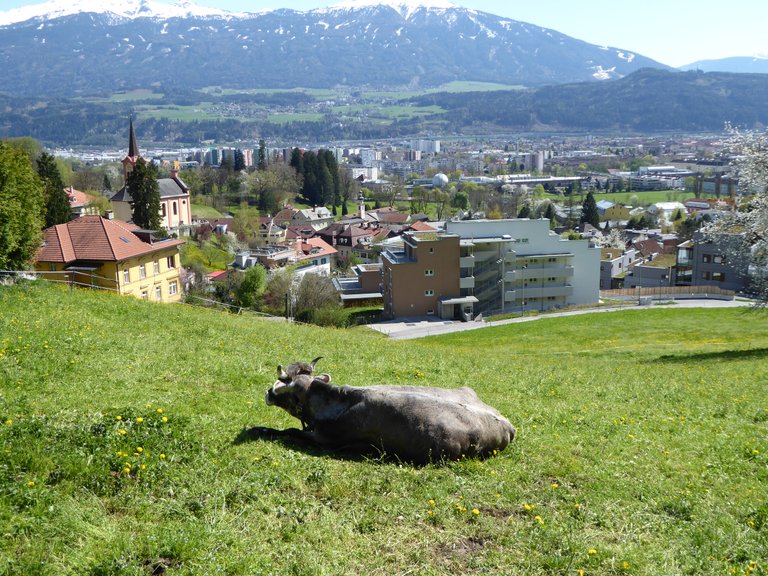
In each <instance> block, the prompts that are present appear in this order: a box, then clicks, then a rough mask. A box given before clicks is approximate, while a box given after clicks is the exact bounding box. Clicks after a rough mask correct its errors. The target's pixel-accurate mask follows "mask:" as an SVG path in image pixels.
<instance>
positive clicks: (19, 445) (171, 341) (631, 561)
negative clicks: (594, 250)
mask: <svg viewBox="0 0 768 576" xmlns="http://www.w3.org/2000/svg"><path fill="white" fill-rule="evenodd" d="M0 311H2V312H1V313H0V453H2V458H0V534H2V535H3V537H2V538H0V574H14V575H15V574H29V575H33V574H34V575H57V576H58V575H82V574H88V575H106V574H109V575H128V574H130V575H136V576H139V575H141V576H144V575H147V574H168V575H182V574H183V575H199V574H228V575H246V574H247V575H252V574H253V575H255V574H280V575H282V574H294V575H295V574H298V575H304V574H320V575H323V574H327V575H337V574H425V575H437V574H494V575H496V574H498V575H501V574H505V575H506V574H512V575H515V574H526V575H528V574H533V575H545V574H546V575H550V574H562V575H573V576H576V575H578V574H581V573H582V572H581V571H583V574H585V575H592V574H595V575H597V574H599V575H602V574H616V575H623V574H631V575H658V574H664V575H678V574H679V575H683V574H691V575H693V574H696V575H699V574H718V575H719V574H740V575H744V574H766V570H767V568H768V564H766V560H765V559H766V558H768V434H767V432H768V394H766V392H768V390H767V388H768V323H766V320H767V318H766V316H765V314H763V313H755V312H745V311H743V310H731V309H728V310H725V309H712V310H704V309H701V310H697V309H674V308H673V307H663V308H652V309H648V310H639V311H638V310H632V311H622V312H613V313H610V314H594V315H583V316H576V317H570V318H547V319H541V320H539V321H537V322H531V323H526V324H514V325H509V326H503V327H496V328H487V329H483V330H474V331H469V332H462V333H456V334H452V335H450V336H443V337H433V338H428V339H424V340H418V341H406V342H394V341H389V340H387V339H386V338H384V337H383V336H381V335H380V334H378V333H374V332H372V331H369V330H368V329H366V328H356V329H353V330H349V331H343V330H334V329H327V328H325V329H320V328H316V327H308V326H298V325H290V324H285V323H282V322H275V321H269V320H262V319H259V318H256V317H253V316H249V315H243V316H231V315H227V314H226V313H222V312H216V311H211V310H203V309H196V308H191V307H189V306H185V305H158V304H153V303H146V302H141V301H138V300H133V299H130V298H126V297H119V296H114V295H109V294H101V293H95V292H86V291H74V292H70V291H69V290H68V289H66V288H59V287H49V286H45V285H21V286H17V287H0ZM315 356H323V357H324V358H323V360H321V361H320V364H319V365H318V368H319V369H321V370H323V371H327V372H329V373H331V374H332V375H333V379H334V381H335V382H337V383H339V384H365V385H373V384H383V383H401V384H406V383H407V384H418V385H431V386H448V387H454V386H460V385H470V386H472V387H474V388H475V389H476V390H477V391H478V393H479V395H480V396H481V397H482V398H483V399H484V400H485V401H486V402H488V403H490V404H492V405H493V406H495V407H497V408H498V409H499V410H500V411H501V412H502V413H503V414H505V415H506V416H507V417H508V418H509V419H510V420H511V421H512V422H513V424H515V425H516V426H517V428H518V437H517V438H516V440H515V441H514V443H513V444H512V445H511V446H510V447H509V448H507V450H505V451H504V452H502V453H501V454H500V455H498V456H497V457H494V458H491V459H489V460H486V461H482V462H481V461H473V460H468V461H460V462H453V463H448V464H445V465H442V466H438V465H430V466H426V467H418V468H415V467H412V466H409V465H407V464H399V463H397V462H391V461H381V460H379V459H377V458H365V459H345V458H342V457H339V456H334V455H332V454H327V453H323V452H321V451H316V450H311V449H305V448H302V447H298V446H295V445H290V444H283V443H280V442H269V441H264V440H259V441H245V442H239V441H238V437H239V435H240V433H241V431H242V430H243V429H244V428H245V427H248V426H253V425H257V424H258V425H266V426H274V427H280V428H282V427H287V426H295V425H297V422H296V421H295V420H293V419H292V418H290V417H289V416H288V415H287V414H286V413H284V412H281V411H280V410H279V409H277V408H271V407H267V406H265V404H264V393H265V391H266V389H267V388H268V387H269V386H270V385H271V383H272V382H273V381H274V378H275V365H276V364H277V363H278V362H282V363H284V364H285V363H287V362H290V361H292V360H296V359H302V360H308V359H311V358H314V357H315Z"/></svg>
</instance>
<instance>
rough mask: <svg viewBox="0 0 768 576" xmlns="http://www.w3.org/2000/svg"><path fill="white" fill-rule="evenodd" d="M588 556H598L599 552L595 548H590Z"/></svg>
mask: <svg viewBox="0 0 768 576" xmlns="http://www.w3.org/2000/svg"><path fill="white" fill-rule="evenodd" d="M587 554H589V555H590V556H594V555H595V554H597V550H595V549H594V548H590V549H589V551H588V552H587Z"/></svg>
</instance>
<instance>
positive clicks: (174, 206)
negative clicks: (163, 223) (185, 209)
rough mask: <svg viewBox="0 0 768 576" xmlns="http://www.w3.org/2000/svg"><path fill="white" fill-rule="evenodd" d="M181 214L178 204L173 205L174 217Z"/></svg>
mask: <svg viewBox="0 0 768 576" xmlns="http://www.w3.org/2000/svg"><path fill="white" fill-rule="evenodd" d="M178 213H179V208H178V206H177V205H176V202H174V203H173V215H174V216H176V215H177V214H178Z"/></svg>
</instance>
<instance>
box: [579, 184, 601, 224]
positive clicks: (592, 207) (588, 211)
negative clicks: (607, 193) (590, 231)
mask: <svg viewBox="0 0 768 576" xmlns="http://www.w3.org/2000/svg"><path fill="white" fill-rule="evenodd" d="M581 221H582V223H586V224H591V225H592V226H594V227H595V228H599V227H600V213H599V212H598V211H597V202H595V196H594V194H592V191H589V192H588V193H587V197H586V198H584V202H583V203H582V205H581Z"/></svg>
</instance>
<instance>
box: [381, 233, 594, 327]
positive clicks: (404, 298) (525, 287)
mask: <svg viewBox="0 0 768 576" xmlns="http://www.w3.org/2000/svg"><path fill="white" fill-rule="evenodd" d="M382 262H383V265H384V267H383V273H384V276H383V290H382V292H383V294H384V315H385V317H387V318H398V317H404V316H422V315H432V314H434V315H437V316H439V317H441V318H444V319H450V320H452V319H462V320H468V319H470V318H473V317H475V316H477V315H478V314H499V313H505V312H515V311H526V310H546V309H550V308H557V307H563V306H568V305H574V304H592V303H596V302H597V301H598V298H599V273H600V250H599V249H597V248H594V247H591V246H590V244H589V242H588V241H587V240H564V239H562V238H560V236H558V235H557V234H555V233H553V232H551V231H550V229H549V221H548V220H546V219H541V220H529V219H511V220H461V221H449V222H447V223H446V227H445V230H444V231H441V232H431V233H424V234H420V233H417V232H412V233H407V234H405V235H404V237H403V248H402V250H394V249H389V250H385V251H384V253H383V254H382Z"/></svg>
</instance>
